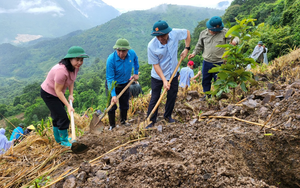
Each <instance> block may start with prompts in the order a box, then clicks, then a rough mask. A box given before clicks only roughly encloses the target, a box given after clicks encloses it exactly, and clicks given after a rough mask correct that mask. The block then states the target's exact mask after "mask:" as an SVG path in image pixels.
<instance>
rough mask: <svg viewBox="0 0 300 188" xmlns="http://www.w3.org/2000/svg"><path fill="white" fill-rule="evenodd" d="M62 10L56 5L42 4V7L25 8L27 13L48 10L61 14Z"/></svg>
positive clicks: (45, 11) (46, 11)
mask: <svg viewBox="0 0 300 188" xmlns="http://www.w3.org/2000/svg"><path fill="white" fill-rule="evenodd" d="M63 11H64V10H63V9H62V8H60V7H57V6H44V7H36V8H29V9H28V10H27V12H28V13H48V12H56V13H58V14H62V12H63Z"/></svg>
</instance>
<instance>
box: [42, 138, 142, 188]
mask: <svg viewBox="0 0 300 188" xmlns="http://www.w3.org/2000/svg"><path fill="white" fill-rule="evenodd" d="M144 139H146V138H139V139H136V140H131V141H128V142H126V143H125V144H122V145H120V146H118V147H116V148H114V149H112V150H110V151H108V152H106V153H105V154H103V155H101V156H100V157H97V158H95V159H93V160H91V161H89V163H91V164H92V163H93V162H95V161H97V160H98V159H100V158H102V157H103V156H105V155H106V154H109V153H111V152H113V151H115V150H117V149H119V148H121V147H123V146H126V145H128V144H130V143H132V142H136V141H140V140H144ZM78 170H79V168H76V169H75V170H73V171H72V172H70V173H69V174H67V175H66V176H69V175H71V174H73V173H75V172H77V171H78ZM66 176H63V177H61V178H59V179H57V180H55V181H54V182H52V183H50V184H48V185H45V186H44V187H43V188H47V187H50V186H51V185H54V184H55V183H57V182H59V181H61V180H62V179H64V178H65V177H66Z"/></svg>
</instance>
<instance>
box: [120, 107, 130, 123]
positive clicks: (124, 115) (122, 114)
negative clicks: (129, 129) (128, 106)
mask: <svg viewBox="0 0 300 188" xmlns="http://www.w3.org/2000/svg"><path fill="white" fill-rule="evenodd" d="M120 119H121V124H122V125H125V126H130V125H131V124H130V123H127V122H126V120H127V110H120Z"/></svg>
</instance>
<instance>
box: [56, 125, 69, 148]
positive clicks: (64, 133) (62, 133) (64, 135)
mask: <svg viewBox="0 0 300 188" xmlns="http://www.w3.org/2000/svg"><path fill="white" fill-rule="evenodd" d="M58 131H59V134H60V136H61V139H60V140H61V143H60V144H61V145H62V146H66V147H71V146H72V144H71V143H70V142H69V138H68V136H69V134H68V129H65V130H58Z"/></svg>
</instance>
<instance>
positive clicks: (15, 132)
mask: <svg viewBox="0 0 300 188" xmlns="http://www.w3.org/2000/svg"><path fill="white" fill-rule="evenodd" d="M23 128H24V125H23V123H20V124H19V126H18V127H17V128H15V129H14V130H13V132H12V133H11V136H10V139H9V140H10V141H12V140H18V138H20V136H22V135H23V134H24V131H23Z"/></svg>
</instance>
